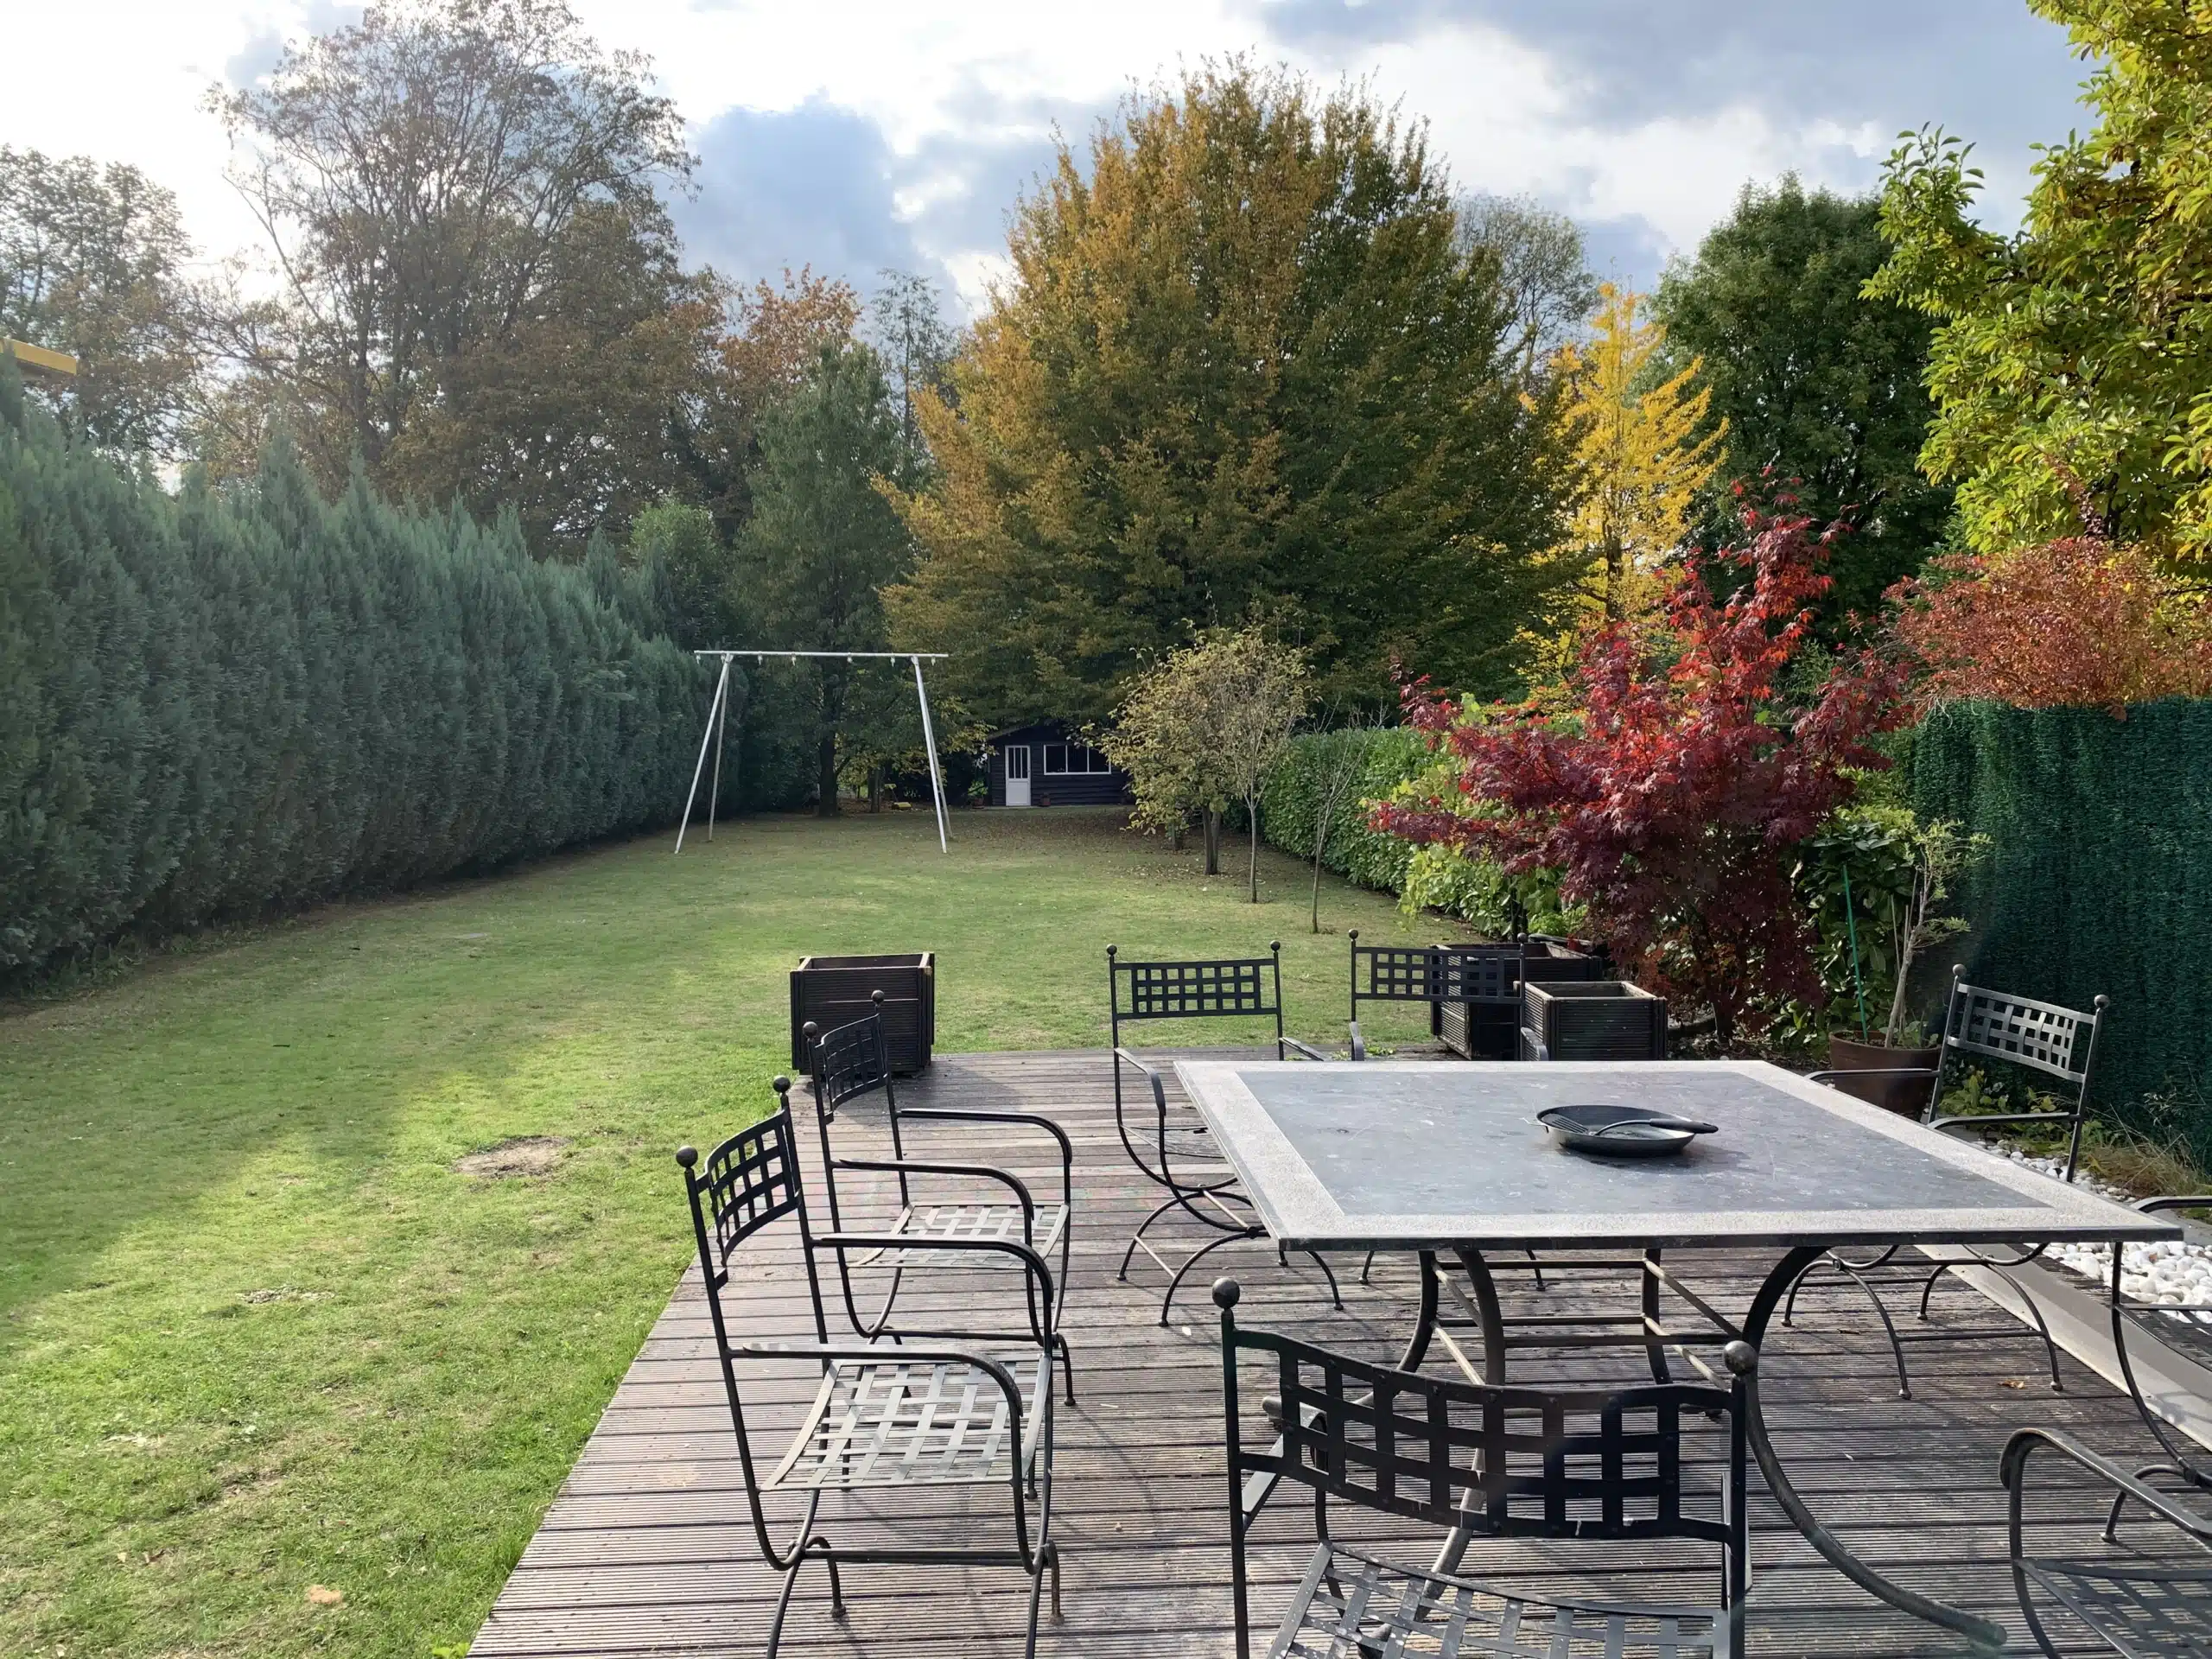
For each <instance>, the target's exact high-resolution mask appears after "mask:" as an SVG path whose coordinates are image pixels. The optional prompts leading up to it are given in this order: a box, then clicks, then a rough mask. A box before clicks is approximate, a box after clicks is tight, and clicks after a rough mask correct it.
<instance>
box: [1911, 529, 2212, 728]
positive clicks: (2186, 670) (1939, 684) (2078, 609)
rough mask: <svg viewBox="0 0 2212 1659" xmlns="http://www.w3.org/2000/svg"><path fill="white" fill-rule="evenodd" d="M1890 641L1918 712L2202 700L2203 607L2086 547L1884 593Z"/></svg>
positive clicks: (2140, 557)
mask: <svg viewBox="0 0 2212 1659" xmlns="http://www.w3.org/2000/svg"><path fill="white" fill-rule="evenodd" d="M1891 599H1892V600H1894V601H1896V602H1897V612H1896V614H1895V616H1894V618H1893V620H1892V622H1891V627H1892V629H1893V630H1894V632H1895V633H1896V635H1897V639H1898V640H1899V642H1900V643H1902V644H1903V645H1904V647H1905V648H1906V649H1907V650H1908V651H1910V652H1911V653H1912V654H1913V655H1914V656H1916V657H1917V658H1919V659H1920V660H1921V662H1922V663H1923V664H1925V665H1926V667H1927V669H1928V674H1927V677H1926V678H1925V679H1924V680H1923V682H1922V684H1921V688H1920V689H1921V695H1922V696H1923V699H1924V700H1926V701H1929V702H1940V701H1942V700H1943V699H1946V698H1950V697H1986V698H1988V699H1990V700H1991V701H1993V702H2009V703H2015V704H2017V705H2018V706H2019V707H2021V708H2023V709H2051V708H2058V707H2062V706H2079V707H2085V708H2102V709H2111V710H2112V711H2113V713H2114V714H2116V715H2124V713H2125V711H2126V706H2127V705H2128V704H2129V703H2131V702H2152V701H2154V700H2156V699H2158V698H2159V697H2202V696H2212V602H2208V601H2207V599H2206V597H2205V596H2204V595H2203V594H2192V593H2188V592H2184V591H2183V590H2181V589H2179V588H2177V587H2176V586H2175V585H2174V584H2173V583H2171V582H2169V581H2167V580H2166V578H2165V577H2164V576H2163V575H2161V574H2160V573H2159V570H2158V565H2157V564H2156V563H2155V562H2153V561H2152V558H2151V556H2149V555H2148V554H2146V553H2145V552H2143V551H2142V550H2140V549H2139V548H2133V547H2125V546H2116V545H2114V544H2113V543H2110V542H2106V541H2101V540H2099V539H2097V538H2095V537H2088V536H2079V537H2071V538H2069V539H2068V540H2065V541H2060V542H2052V543H2049V544H2047V545H2045V546H2043V547H2039V548H2035V549H2032V550H2028V551H2025V552H2021V553H2016V554H2014V555H2012V556H2010V557H2008V558H2005V559H2004V560H2002V561H2001V562H1997V563H1992V562H1991V561H1989V560H1986V559H1980V558H1953V559H1946V560H1942V561H1941V562H1939V563H1937V564H1936V567H1935V568H1934V569H1933V570H1932V571H1931V572H1930V574H1929V577H1926V578H1923V579H1921V580H1919V581H1907V582H1900V583H1898V584H1897V587H1896V588H1892V589H1891Z"/></svg>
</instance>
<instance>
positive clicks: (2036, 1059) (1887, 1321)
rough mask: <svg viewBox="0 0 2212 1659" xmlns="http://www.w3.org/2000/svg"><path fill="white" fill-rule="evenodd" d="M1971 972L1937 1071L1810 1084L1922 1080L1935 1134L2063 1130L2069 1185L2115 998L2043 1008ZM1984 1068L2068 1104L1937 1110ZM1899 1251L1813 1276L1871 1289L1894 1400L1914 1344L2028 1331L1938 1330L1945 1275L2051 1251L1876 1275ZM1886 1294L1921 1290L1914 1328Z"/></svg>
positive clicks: (2056, 1387) (2053, 1379) (1821, 1075)
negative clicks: (2055, 1093)
mask: <svg viewBox="0 0 2212 1659" xmlns="http://www.w3.org/2000/svg"><path fill="white" fill-rule="evenodd" d="M1965 974H1966V969H1963V968H1958V967H1955V968H1953V969H1951V993H1950V996H1949V998H1948V1001H1946V1002H1945V1004H1944V1010H1943V1031H1942V1039H1941V1041H1940V1043H1939V1045H1938V1047H1937V1050H1936V1064H1935V1065H1934V1066H1932V1067H1927V1066H1893V1067H1874V1068H1866V1069H1863V1070H1857V1071H1815V1072H1814V1073H1812V1075H1811V1077H1810V1079H1809V1080H1810V1081H1811V1082H1814V1083H1825V1084H1831V1085H1833V1084H1834V1081H1835V1079H1837V1078H1839V1077H1925V1078H1926V1079H1927V1080H1928V1104H1927V1105H1926V1106H1925V1107H1924V1108H1923V1109H1922V1111H1921V1122H1923V1123H1925V1124H1926V1125H1927V1126H1928V1127H1929V1128H1931V1129H1940V1130H1944V1131H1947V1132H1954V1133H1968V1134H1980V1133H1981V1132H1982V1131H1984V1130H1986V1129H1992V1128H2003V1127H2017V1126H2019V1125H2024V1124H2028V1125H2034V1126H2037V1127H2038V1128H2045V1129H2049V1130H2051V1131H2053V1132H2056V1131H2059V1130H2062V1129H2063V1131H2064V1132H2065V1135H2066V1166H2065V1179H2068V1180H2069V1181H2070V1180H2072V1179H2074V1172H2075V1166H2076V1164H2077V1163H2078V1161H2079V1160H2080V1158H2081V1152H2082V1125H2083V1124H2084V1123H2085V1122H2087V1120H2088V1109H2089V1089H2090V1084H2091V1083H2092V1082H2093V1081H2094V1077H2095V1074H2096V1057H2097V1039H2098V1037H2099V1035H2100V1034H2101V1033H2102V1031H2103V1029H2104V1021H2105V1014H2106V1011H2107V1009H2108V1008H2109V1007H2111V999H2110V998H2108V997H2104V996H2100V997H2098V998H2097V999H2096V1000H2095V1001H2094V1003H2092V1004H2091V1006H2090V1008H2089V1010H2088V1012H2086V1013H2085V1012H2083V1011H2082V1010H2081V1009H2079V1008H2069V1007H2061V1006H2060V1005H2059V1004H2057V1003H2056V1002H2039V1001H2035V1000H2034V999H2033V998H2031V997H2024V996H2014V995H2012V994H2011V993H2010V992H2006V991H1993V990H1991V989H1989V988H1987V987H1986V986H1980V985H1969V984H1967V982H1966V978H1965ZM1985 1062H1986V1063H1994V1064H2001V1065H2009V1066H2013V1067H2017V1068H2020V1069H2021V1070H2023V1071H2025V1072H2027V1073H2028V1074H2029V1075H2030V1076H2031V1077H2036V1078H2044V1077H2050V1078H2055V1079H2056V1080H2057V1081H2058V1083H2059V1084H2061V1085H2062V1087H2063V1090H2065V1092H2066V1093H2067V1094H2068V1095H2069V1096H2070V1098H2069V1099H2067V1100H2065V1101H2064V1102H2063V1103H2060V1104H2056V1105H2054V1106H2052V1107H2050V1108H2044V1109H2034V1110H2028V1111H2006V1112H1982V1113H1953V1114H1950V1115H1948V1116H1945V1115H1942V1112H1941V1107H1942V1100H1943V1088H1944V1084H1945V1082H1946V1080H1947V1079H1948V1078H1949V1077H1954V1076H1955V1075H1957V1072H1958V1071H1959V1070H1961V1069H1962V1068H1965V1067H1969V1066H1973V1065H1977V1064H1980V1063H1985ZM1901 1248H1902V1247H1900V1246H1897V1245H1892V1246H1891V1247H1890V1248H1888V1249H1883V1250H1880V1251H1877V1252H1875V1253H1874V1254H1873V1255H1869V1256H1866V1257H1863V1258H1858V1259H1854V1258H1853V1257H1852V1256H1850V1255H1847V1254H1846V1253H1844V1252H1841V1251H1830V1252H1829V1253H1828V1255H1827V1256H1825V1257H1823V1258H1822V1260H1821V1262H1820V1263H1818V1264H1817V1268H1816V1269H1815V1270H1818V1269H1819V1268H1825V1269H1826V1270H1827V1271H1829V1272H1833V1273H1838V1274H1842V1275H1843V1276H1844V1277H1846V1278H1847V1279H1849V1280H1850V1281H1853V1283H1854V1284H1856V1285H1857V1286H1858V1287H1859V1289H1861V1290H1862V1291H1864V1292H1865V1293H1866V1296H1867V1298H1868V1300H1870V1301H1871V1302H1872V1304H1873V1307H1874V1312H1875V1313H1876V1314H1877V1315H1878V1317H1879V1318H1880V1319H1881V1321H1882V1328H1883V1330H1884V1332H1885V1333H1886V1334H1887V1335H1888V1338H1889V1341H1890V1351H1891V1357H1892V1358H1893V1359H1894V1360H1895V1361H1896V1363H1897V1396H1898V1398H1900V1399H1905V1400H1909V1399H1910V1398H1911V1397H1912V1379H1911V1377H1910V1374H1909V1373H1908V1372H1907V1370H1906V1369H1905V1363H1904V1351H1905V1347H1906V1345H1907V1344H1910V1343H1916V1342H1986V1341H1989V1340H1992V1339H2009V1338H2014V1337H2017V1336H2018V1335H2019V1333H2020V1330H2021V1328H2022V1327H2021V1326H2019V1325H1936V1324H1935V1323H1934V1322H1933V1321H1932V1320H1930V1319H1929V1303H1930V1300H1931V1299H1932V1298H1933V1297H1934V1295H1935V1294H1936V1287H1937V1286H1938V1285H1939V1284H1940V1283H1942V1280H1943V1277H1944V1275H1945V1274H1948V1273H1951V1272H1954V1271H1955V1270H1956V1269H1957V1268H1962V1267H1971V1268H1987V1269H1989V1270H1990V1271H1992V1272H1993V1273H1996V1274H1999V1275H2000V1276H2003V1275H2006V1274H2008V1273H2009V1270H2010V1269H2012V1268H2019V1267H2023V1266H2024V1265H2025V1264H2027V1263H2028V1262H2032V1261H2034V1260H2035V1259H2036V1258H2037V1257H2038V1256H2040V1255H2042V1254H2043V1252H2044V1248H2045V1247H2044V1246H2042V1245H2034V1246H2030V1247H2025V1248H2023V1249H2018V1250H2016V1251H2014V1252H2012V1254H2010V1255H1998V1254H1993V1253H1988V1252H1984V1251H1979V1250H1967V1252H1966V1253H1965V1255H1964V1257H1963V1258H1962V1259H1960V1260H1955V1261H1945V1262H1936V1263H1935V1264H1933V1265H1932V1266H1929V1267H1925V1268H1922V1267H1912V1268H1903V1269H1900V1270H1898V1271H1897V1272H1894V1273H1887V1274H1878V1269H1886V1268H1891V1267H1892V1265H1893V1264H1894V1263H1896V1261H1897V1255H1898V1254H1899V1251H1900V1249H1901ZM1808 1276H1809V1275H1808ZM1799 1282H1800V1283H1801V1284H1802V1282H1803V1281H1802V1280H1801V1281H1799ZM1884 1288H1890V1289H1904V1290H1905V1291H1907V1292H1908V1293H1909V1294H1910V1293H1913V1292H1916V1293H1917V1304H1918V1305H1917V1308H1916V1314H1915V1318H1914V1319H1913V1322H1912V1328H1911V1329H1909V1330H1899V1329H1898V1327H1897V1319H1896V1318H1895V1317H1894V1316H1893V1315H1892V1314H1891V1312H1890V1310H1889V1307H1888V1306H1887V1304H1885V1302H1884V1300H1882V1296H1881V1291H1882V1290H1883V1289H1884ZM2015 1290H2016V1291H2018V1295H2019V1299H2020V1303H2021V1306H2023V1307H2024V1308H2025V1309H2026V1311H2027V1313H2028V1316H2029V1324H2030V1326H2031V1328H2032V1329H2033V1330H2034V1331H2035V1332H2036V1334H2037V1336H2039V1337H2041V1338H2042V1339H2043V1345H2044V1361H2045V1363H2046V1364H2047V1365H2048V1367H2049V1370H2050V1386H2051V1390H2052V1392H2054V1393H2058V1392H2063V1389H2064V1386H2065V1384H2064V1382H2063V1378H2062V1377H2061V1376H2060V1375H2059V1370H2058V1344H2056V1342H2054V1341H2053V1340H2052V1339H2051V1335H2050V1326H2049V1325H2047V1324H2046V1323H2045V1322H2044V1317H2043V1313H2042V1311H2041V1310H2040V1309H2039V1308H2038V1307H2037V1306H2036V1302H2035V1299H2034V1298H2033V1297H2031V1296H2030V1295H2028V1294H2027V1293H2026V1292H2025V1291H2024V1290H2019V1289H2018V1287H2017V1286H2015ZM1796 1302H1797V1291H1796V1287H1795V1286H1793V1287H1791V1288H1790V1293H1789V1300H1788V1301H1787V1302H1786V1303H1785V1304H1784V1306H1783V1324H1785V1325H1787V1324H1789V1322H1790V1321H1791V1319H1793V1318H1794V1317H1795V1314H1796ZM1923 1327H1925V1328H1923Z"/></svg>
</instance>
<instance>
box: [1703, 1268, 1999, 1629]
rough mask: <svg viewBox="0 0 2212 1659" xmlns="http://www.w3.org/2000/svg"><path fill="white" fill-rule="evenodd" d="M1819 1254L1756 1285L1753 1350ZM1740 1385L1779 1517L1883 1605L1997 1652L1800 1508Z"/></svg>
mask: <svg viewBox="0 0 2212 1659" xmlns="http://www.w3.org/2000/svg"><path fill="white" fill-rule="evenodd" d="M1823 1254H1824V1252H1822V1251H1821V1250H1820V1249H1817V1248H1813V1247H1806V1248H1802V1249H1794V1250H1792V1251H1790V1252H1789V1254H1788V1255H1785V1256H1783V1258H1782V1260H1781V1261H1780V1262H1777V1263H1776V1264H1775V1266H1774V1270H1773V1271H1772V1272H1770V1273H1769V1274H1767V1276H1766V1281H1765V1282H1764V1284H1762V1285H1761V1286H1760V1287H1759V1290H1758V1295H1757V1296H1755V1297H1753V1298H1752V1299H1751V1312H1750V1313H1748V1314H1746V1315H1745V1319H1744V1340H1745V1342H1748V1343H1750V1344H1751V1346H1752V1347H1754V1348H1758V1347H1759V1346H1760V1345H1761V1344H1762V1343H1763V1341H1764V1338H1765V1336H1766V1328H1767V1325H1769V1324H1770V1322H1771V1321H1772V1319H1773V1318H1774V1313H1775V1310H1776V1309H1777V1307H1779V1306H1781V1305H1782V1299H1783V1297H1784V1296H1785V1295H1787V1294H1789V1287H1791V1286H1792V1285H1794V1284H1795V1283H1796V1281H1797V1280H1798V1278H1799V1277H1800V1276H1801V1275H1802V1274H1803V1273H1804V1272H1805V1270H1806V1269H1807V1268H1809V1267H1811V1266H1812V1265H1813V1264H1814V1263H1815V1262H1818V1261H1819V1260H1820V1259H1821V1255H1823ZM1763 1369H1764V1367H1762V1370H1763ZM1744 1383H1745V1406H1746V1410H1745V1422H1744V1433H1745V1439H1746V1440H1749V1441H1750V1442H1751V1456H1752V1457H1753V1458H1754V1459H1757V1460H1758V1465H1759V1473H1760V1474H1761V1475H1763V1476H1764V1477H1765V1479H1766V1484H1767V1490H1768V1491H1770V1492H1772V1493H1773V1494H1774V1497H1775V1502H1777V1503H1779V1504H1781V1505H1782V1510H1783V1514H1785V1515H1787V1516H1789V1520H1790V1524H1791V1525H1793V1526H1795V1527H1796V1529H1797V1530H1798V1531H1800V1532H1802V1533H1803V1534H1804V1535H1805V1539H1806V1541H1807V1542H1808V1543H1809V1544H1811V1545H1812V1547H1813V1548H1815V1549H1816V1550H1818V1551H1819V1552H1820V1554H1821V1559H1822V1560H1825V1561H1827V1564H1828V1565H1829V1566H1830V1567H1834V1568H1835V1570H1836V1571H1837V1572H1839V1573H1842V1574H1843V1576H1844V1577H1846V1578H1847V1579H1849V1580H1851V1581H1852V1582H1853V1584H1855V1585H1857V1586H1859V1588H1860V1589H1862V1590H1864V1591H1866V1592H1867V1593H1868V1594H1869V1595H1872V1596H1874V1597H1876V1598H1878V1599H1880V1600H1882V1601H1885V1602H1887V1603H1888V1604H1889V1605H1891V1606H1892V1607H1895V1608H1897V1609H1899V1610H1900V1611H1904V1612H1908V1613H1910V1614H1911V1615H1912V1616H1913V1617H1914V1618H1923V1619H1926V1620H1927V1621H1928V1622H1929V1624H1940V1625H1942V1627H1943V1628H1944V1629H1945V1630H1956V1631H1957V1632H1958V1633H1959V1634H1960V1635H1961V1636H1963V1637H1966V1638H1967V1641H1969V1642H1971V1643H1974V1645H1975V1646H1976V1647H1978V1648H1982V1649H1987V1650H1989V1651H1991V1652H1995V1651H1997V1650H1998V1649H2001V1648H2003V1647H2004V1645H2005V1631H2004V1629H2003V1627H2002V1626H2000V1625H1998V1624H1993V1623H1992V1622H1991V1621H1990V1620H1988V1619H1986V1618H1982V1617H1981V1616H1980V1614H1978V1613H1970V1612H1967V1611H1966V1610H1965V1609H1964V1608H1962V1607H1954V1606H1951V1605H1949V1604H1948V1603H1946V1602H1941V1601H1935V1600H1932V1599H1929V1597H1926V1596H1923V1595H1922V1594H1920V1593H1919V1592H1917V1591H1914V1590H1908V1589H1906V1588H1905V1587H1904V1586H1903V1585H1901V1584H1892V1583H1891V1581H1890V1580H1887V1579H1885V1578H1884V1577H1883V1576H1882V1575H1881V1574H1880V1573H1877V1572H1875V1571H1874V1569H1873V1568H1872V1567H1868V1566H1867V1565H1866V1563H1865V1562H1864V1561H1862V1560H1859V1558H1858V1557H1857V1556H1855V1555H1853V1554H1852V1553H1851V1552H1850V1551H1849V1550H1847V1549H1846V1548H1844V1547H1843V1545H1842V1544H1841V1543H1840V1541H1838V1540H1837V1538H1836V1536H1835V1535H1834V1533H1832V1532H1830V1531H1829V1530H1828V1529H1827V1528H1826V1527H1824V1526H1822V1525H1821V1523H1820V1522H1819V1521H1818V1520H1817V1519H1815V1516H1814V1515H1813V1512H1812V1511H1811V1510H1808V1509H1807V1508H1806V1507H1805V1501H1804V1499H1802V1497H1798V1495H1797V1489H1796V1486H1794V1485H1792V1484H1790V1480H1789V1474H1788V1472H1787V1471H1785V1470H1784V1469H1783V1466H1782V1459H1780V1458H1778V1457H1777V1456H1776V1455H1775V1451H1774V1443H1773V1441H1771V1440H1769V1439H1768V1438H1767V1432H1766V1419H1765V1416H1764V1414H1763V1413H1762V1410H1761V1407H1760V1398H1759V1395H1760V1386H1761V1385H1760V1378H1759V1376H1758V1373H1756V1372H1755V1373H1753V1374H1752V1375H1751V1376H1747V1377H1745V1379H1744Z"/></svg>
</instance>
